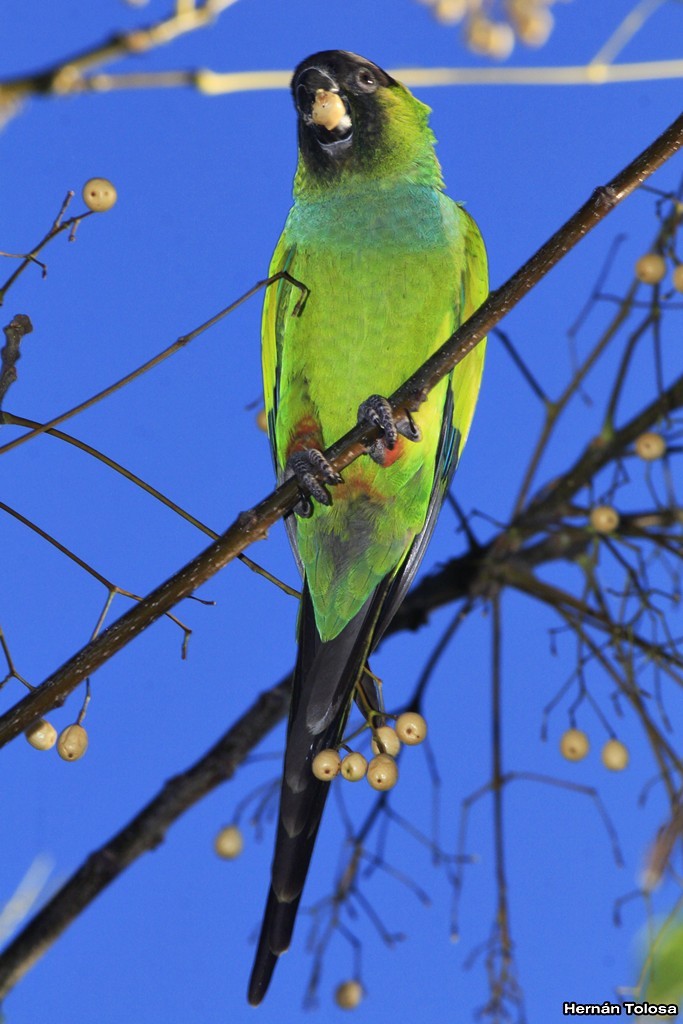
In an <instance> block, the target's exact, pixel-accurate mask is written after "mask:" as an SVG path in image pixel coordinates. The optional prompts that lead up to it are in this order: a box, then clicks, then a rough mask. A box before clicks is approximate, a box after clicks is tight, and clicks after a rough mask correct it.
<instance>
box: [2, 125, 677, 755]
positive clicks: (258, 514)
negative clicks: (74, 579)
mask: <svg viewBox="0 0 683 1024" xmlns="http://www.w3.org/2000/svg"><path fill="white" fill-rule="evenodd" d="M682 145H683V115H681V116H680V117H679V118H677V120H676V121H674V122H673V124H672V125H671V126H670V127H669V128H667V130H666V131H665V132H663V133H662V134H661V135H660V136H659V137H658V138H657V139H656V140H655V141H654V142H653V143H652V144H651V145H650V146H648V147H647V149H645V150H644V151H643V152H642V153H641V154H640V155H639V156H638V157H636V159H635V160H633V161H632V162H631V163H630V164H629V165H628V166H627V167H626V168H625V169H624V170H623V171H621V172H620V173H619V174H618V175H617V176H616V177H615V178H613V179H612V181H611V182H610V183H609V184H608V185H607V186H604V187H602V188H598V189H596V190H595V192H594V193H593V195H592V196H591V198H590V199H589V200H588V201H587V202H586V203H584V205H583V206H582V207H581V208H580V209H579V210H578V211H577V212H576V213H575V214H574V215H573V216H572V217H571V218H570V219H569V220H568V221H567V222H566V223H565V224H564V225H563V226H562V227H561V228H560V229H559V230H558V231H557V232H555V234H554V235H553V236H552V237H551V238H550V239H549V240H548V241H547V242H546V243H545V245H543V246H542V247H541V248H540V249H539V250H538V252H537V253H536V254H535V255H534V256H532V257H531V259H530V260H528V262H527V263H525V264H524V266H523V267H522V268H521V269H520V270H519V271H517V273H516V274H514V275H513V276H512V277H511V278H510V279H509V281H508V282H507V283H506V284H505V285H503V287H501V288H499V289H497V291H495V292H492V293H491V295H490V296H489V298H488V299H487V300H486V302H485V303H484V304H483V305H482V306H481V307H480V308H479V309H478V310H477V312H476V313H475V314H474V316H472V317H471V318H470V319H469V320H468V321H467V323H466V324H464V325H462V326H461V327H460V328H459V329H458V330H457V331H455V333H454V334H453V335H452V336H451V337H450V338H449V339H448V340H447V341H446V342H445V344H444V345H442V347H441V348H440V349H439V350H438V351H437V352H436V353H435V354H434V355H433V356H432V357H431V358H430V359H428V360H427V362H426V363H424V365H423V366H421V367H420V368H419V369H418V370H417V371H416V372H415V373H414V374H413V376H412V377H410V378H409V380H407V381H406V382H405V383H404V384H403V385H402V386H401V387H400V388H399V389H398V390H397V391H396V392H395V393H394V394H393V395H392V396H391V404H392V407H393V409H394V411H397V410H399V409H401V408H404V407H405V406H412V407H414V402H415V398H416V395H420V396H422V395H425V394H427V393H428V392H429V391H430V390H431V389H432V388H433V387H434V386H435V385H436V384H437V383H438V382H439V381H440V380H441V379H442V378H443V377H445V376H447V374H448V373H450V372H451V370H452V369H453V368H454V366H456V365H457V363H459V362H461V361H462V359H464V358H465V356H467V355H468V354H469V353H470V352H471V351H472V350H473V349H474V348H475V346H476V345H477V344H478V343H479V342H480V341H481V340H482V338H483V337H484V336H485V335H486V333H487V332H488V331H490V330H491V329H492V328H493V327H494V326H495V325H496V324H497V323H498V321H499V320H501V319H502V318H503V317H504V316H505V315H506V314H507V313H508V312H509V311H510V309H512V307H513V306H515V305H516V304H517V303H518V302H519V301H520V299H521V298H523V297H524V296H525V295H526V294H527V293H528V292H529V291H531V289H532V288H533V287H534V285H535V284H536V283H537V282H538V281H539V280H540V279H541V278H542V277H544V276H545V275H546V274H547V273H548V272H549V271H550V270H552V268H553V267H554V266H555V265H556V264H557V263H559V261H560V260H561V259H562V257H563V256H565V255H566V254H567V252H568V251H569V250H570V249H571V248H573V247H574V246H575V245H576V244H577V243H578V242H579V241H580V240H581V239H582V238H583V237H584V235H586V234H587V233H588V232H589V231H590V230H591V228H593V227H595V225H596V224H598V223H599V222H600V221H601V220H603V219H604V217H606V216H607V214H608V213H610V212H611V210H612V209H614V207H615V206H616V205H617V204H618V203H620V202H621V201H622V200H623V199H625V198H626V196H628V195H630V193H631V192H633V191H634V190H635V189H636V188H637V187H638V186H639V185H640V184H642V182H643V181H645V180H646V179H647V178H648V177H650V175H652V174H653V173H654V171H656V170H657V169H658V168H659V167H661V166H662V164H663V163H664V162H665V161H666V160H667V159H668V158H669V157H671V156H672V155H673V154H674V153H675V152H677V151H678V150H679V149H680V148H681V146H682ZM50 425H52V424H50ZM378 433H379V431H378V429H377V428H376V427H366V426H360V425H357V426H356V427H354V428H353V429H352V430H350V431H349V432H348V433H347V434H345V435H344V437H343V438H341V439H340V440H339V441H337V442H336V443H335V444H334V445H332V447H331V448H330V449H328V451H327V453H326V454H327V457H328V459H329V460H330V462H332V464H333V466H334V468H335V469H336V470H338V471H340V470H342V469H344V468H345V467H346V466H348V465H349V464H350V463H351V462H353V461H354V460H355V459H357V458H358V457H359V456H360V455H362V454H363V453H364V451H365V449H366V447H367V445H368V444H369V443H370V442H371V441H373V440H374V439H375V438H376V437H377V436H378ZM298 498H299V491H298V488H297V485H296V483H295V481H294V480H293V479H292V480H289V481H287V482H286V483H284V484H283V485H282V486H280V487H278V488H277V490H275V491H274V492H273V493H272V494H270V495H269V496H268V497H267V498H265V499H263V500H262V501H261V502H259V503H258V504H257V505H255V506H254V507H253V508H252V509H251V510H250V511H248V512H246V513H242V514H241V515H240V516H239V517H238V518H237V520H236V521H235V522H234V523H233V525H232V526H230V527H229V528H228V529H227V530H226V531H225V533H224V534H222V536H221V537H220V538H219V539H218V540H217V541H215V542H214V543H213V544H211V545H210V546H209V547H208V548H206V549H205V550H204V551H203V552H201V554H199V555H197V556H196V557H195V558H194V559H192V561H190V562H189V563H188V564H187V565H185V566H183V567H182V568H181V569H180V570H179V571H178V572H176V573H175V574H174V575H173V576H171V577H170V578H169V579H168V580H166V581H165V582H164V583H162V584H161V585H160V586H159V587H157V588H156V589H155V590H153V591H152V592H151V593H150V594H149V595H148V596H147V597H146V598H145V599H144V600H143V601H141V602H140V603H139V604H138V605H136V606H135V607H134V608H131V609H130V611H128V612H127V613H126V614H125V615H123V616H121V618H119V619H118V620H117V621H116V622H114V623H113V624H112V625H111V626H109V628H108V629H106V630H105V631H104V632H103V633H102V634H101V635H100V636H99V637H98V638H97V639H96V640H93V641H92V642H91V643H89V644H88V645H86V646H85V647H83V648H82V649H81V650H80V651H78V652H77V653H76V654H75V655H73V657H71V658H70V659H69V660H68V661H67V662H65V664H64V665H62V667H61V668H59V669H58V670H57V671H56V672H54V673H53V674H52V675H51V676H49V677H48V679H46V680H45V681H44V683H43V684H42V685H41V686H39V687H38V688H37V689H36V690H35V691H34V692H33V693H31V694H29V695H28V696H27V697H25V698H24V699H23V700H22V701H20V702H19V703H18V704H16V705H15V706H14V707H13V708H11V709H10V710H9V711H8V712H7V713H6V714H5V715H3V716H2V718H0V746H3V745H4V744H6V743H8V742H9V741H10V740H11V739H13V738H14V737H15V736H17V735H18V734H19V733H20V732H22V731H23V730H24V729H26V728H27V727H28V726H29V725H30V724H31V723H32V722H34V721H35V720H36V718H39V717H40V716H41V715H42V714H44V713H46V712H47V711H49V710H50V709H51V708H53V707H55V706H56V705H57V704H58V703H59V702H60V701H63V700H64V698H65V697H66V696H67V694H68V693H70V692H71V691H72V690H73V689H75V687H76V686H78V684H79V683H80V682H81V681H82V680H83V679H85V678H86V676H88V675H91V674H92V673H93V672H94V671H95V670H96V669H98V668H99V667H100V666H101V665H103V664H104V663H105V662H106V661H108V660H109V658H111V657H112V656H113V655H114V654H116V653H117V652H118V651H119V650H121V649H122V648H123V647H125V646H126V644H128V643H129V642H130V641H131V640H132V639H133V638H134V637H135V636H137V635H138V634H139V633H141V632H142V631H143V630H144V629H146V628H147V627H148V626H150V625H151V624H152V623H153V622H156V620H157V619H158V618H159V617H160V616H161V615H163V614H164V612H166V611H168V610H169V609H170V608H172V607H173V606H174V605H175V604H177V603H178V601H181V600H182V599H183V598H186V597H188V596H190V595H191V594H192V593H193V592H194V591H195V590H196V589H197V588H198V587H199V586H201V584H202V583H205V582H206V581H207V580H208V579H209V578H210V577H211V576H213V575H214V574H215V573H217V572H218V571H219V570H220V569H222V568H223V567H224V566H226V565H228V564H229V563H230V562H231V561H233V559H235V558H236V557H237V555H238V554H240V553H241V552H242V551H244V549H245V548H246V547H248V545H249V544H251V543H252V542H253V541H255V540H260V539H262V538H264V537H265V536H266V534H267V530H268V528H269V527H270V526H272V525H273V524H274V523H275V522H277V520H278V519H280V518H281V517H282V516H283V515H285V513H287V512H289V511H290V510H291V508H292V507H293V505H294V504H295V503H296V501H297V500H298Z"/></svg>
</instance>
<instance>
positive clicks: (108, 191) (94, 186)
mask: <svg viewBox="0 0 683 1024" xmlns="http://www.w3.org/2000/svg"><path fill="white" fill-rule="evenodd" d="M116 199H117V195H116V188H115V187H114V185H112V183H111V182H110V181H108V180H107V179H106V178H91V179H90V181H86V183H85V185H84V186H83V202H84V203H85V205H86V206H87V207H88V209H89V210H94V211H95V212H96V213H105V212H106V211H107V210H111V208H112V206H113V205H114V203H115V202H116Z"/></svg>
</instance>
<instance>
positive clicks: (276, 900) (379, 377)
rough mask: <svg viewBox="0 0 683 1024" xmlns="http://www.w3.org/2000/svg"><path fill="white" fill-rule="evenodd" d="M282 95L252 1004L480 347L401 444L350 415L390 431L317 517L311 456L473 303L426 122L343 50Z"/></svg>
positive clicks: (478, 270)
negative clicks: (287, 494) (271, 662)
mask: <svg viewBox="0 0 683 1024" xmlns="http://www.w3.org/2000/svg"><path fill="white" fill-rule="evenodd" d="M292 93H293V97H294V103H295V106H296V109H297V115H298V134H299V159H298V167H297V171H296V177H295V181H294V206H293V207H292V209H291V211H290V213H289V216H288V218H287V222H286V224H285V228H284V231H283V233H282V237H281V238H280V241H279V243H278V246H277V248H276V250H275V254H274V256H273V260H272V264H271V269H270V273H271V275H275V274H278V273H281V272H283V271H286V272H288V273H289V274H290V275H292V277H293V278H295V279H296V280H297V281H299V282H302V283H303V284H305V285H306V287H307V288H308V289H310V294H309V296H308V299H307V301H306V304H305V307H304V309H303V312H302V313H301V315H300V316H296V315H294V316H293V315H292V312H293V310H294V308H295V306H296V303H297V302H298V301H299V300H300V299H301V292H300V290H299V289H297V288H296V286H294V285H292V284H291V282H289V281H287V280H284V279H281V280H279V281H277V282H276V283H273V284H272V285H271V286H270V287H269V288H268V291H267V294H266V299H265V305H264V314H263V377H264V389H265V402H266V411H267V416H268V426H269V436H270V441H271V446H272V450H273V455H274V460H275V465H276V470H277V475H278V479H279V480H282V479H283V478H284V477H285V476H286V475H288V474H289V473H290V472H292V470H293V471H294V472H295V473H296V475H297V478H298V479H299V481H300V483H301V485H302V492H303V495H302V502H301V503H300V506H299V509H298V510H299V512H300V513H303V514H301V515H297V516H295V515H291V516H290V517H289V518H288V522H287V526H288V531H289V534H290V539H291V540H292V543H293V546H294V550H295V553H296V555H297V559H298V561H299V564H300V567H301V569H302V572H303V577H304V583H303V594H302V598H301V606H300V613H299V622H298V644H299V646H298V655H297V662H296V668H295V672H294V681H293V691H292V699H291V707H290V714H289V724H288V729H287V747H286V752H285V760H284V771H283V781H282V793H281V801H280V811H279V821H278V826H277V839H276V846H275V855H274V859H273V865H272V876H271V888H270V892H269V894H268V900H267V905H266V910H265V916H264V920H263V925H262V929H261V936H260V939H259V945H258V950H257V953H256V959H255V963H254V968H253V972H252V976H251V981H250V986H249V1001H250V1002H251V1003H253V1004H257V1003H259V1002H260V1001H261V1000H262V998H263V996H264V995H265V992H266V989H267V987H268V984H269V982H270V978H271V975H272V973H273V970H274V967H275V964H276V962H277V958H278V956H279V955H280V954H281V953H283V952H284V951H285V950H286V949H287V948H288V947H289V944H290V940H291V935H292V930H293V927H294V920H295V917H296V912H297V909H298V905H299V901H300V899H301V894H302V890H303V886H304V882H305V879H306V874H307V871H308V866H309V862H310V859H311V854H312V851H313V845H314V843H315V838H316V835H317V832H318V828H319V825H320V819H321V816H322V812H323V807H324V804H325V799H326V797H327V794H328V792H329V783H326V782H320V781H318V780H317V779H316V778H315V777H314V775H313V773H312V769H311V762H312V760H313V758H314V757H315V755H316V754H317V753H318V752H319V751H320V750H322V749H324V748H328V747H337V746H338V745H339V743H340V741H341V739H342V733H343V730H344V726H345V723H346V719H347V717H348V713H349V710H350V707H351V703H352V700H353V695H354V691H355V689H356V686H357V684H358V683H359V680H360V677H361V676H362V674H363V670H364V666H365V663H366V659H367V657H368V655H369V653H370V652H371V650H372V649H373V647H374V646H375V645H376V644H377V642H378V640H379V638H380V636H381V634H382V633H383V631H384V630H385V629H386V627H387V625H388V623H389V621H390V620H391V618H392V616H393V615H394V614H395V612H396V610H397V608H398V606H399V604H400V602H401V600H402V599H403V597H404V595H405V593H406V590H407V589H408V586H409V584H410V582H411V580H412V578H413V576H414V574H415V572H416V571H417V568H418V565H419V563H420V560H421V558H422V555H423V554H424V550H425V547H426V544H427V542H428V540H429V537H430V535H431V532H432V529H433V527H434V523H435V521H436V517H437V514H438V511H439V508H440V506H441V503H442V501H443V497H444V494H445V492H446V490H447V488H448V485H449V482H450V479H451V476H452V474H453V471H454V470H455V466H456V463H457V461H458V457H459V455H460V453H461V451H462V448H463V446H464V444H465V441H466V439H467V434H468V432H469V428H470V422H471V420H472V415H473V413H474V407H475V404H476V401H477V395H478V391H479V384H480V380H481V374H482V369H483V362H484V343H482V344H480V345H479V346H477V348H476V349H474V350H473V351H472V352H471V353H470V354H469V355H468V356H467V357H466V359H464V360H463V361H462V362H461V363H459V364H458V366H457V367H456V368H455V370H454V371H453V373H452V374H451V376H450V377H449V378H448V379H445V380H443V381H441V383H440V384H438V385H437V387H435V388H434V389H433V390H432V391H431V392H430V393H429V395H428V396H427V398H426V400H424V401H422V402H421V404H420V400H419V399H418V401H417V402H416V403H415V406H416V407H417V406H418V405H419V408H416V411H415V412H414V415H412V416H411V414H410V413H409V412H408V413H406V414H405V415H404V416H403V421H402V424H401V422H399V421H398V419H397V421H396V425H397V426H398V430H399V434H398V436H396V433H395V431H394V432H393V435H392V424H391V423H390V422H387V420H386V412H387V410H386V409H384V410H383V409H382V407H381V399H375V400H371V401H370V404H369V405H367V404H364V405H363V408H362V409H361V410H360V413H361V415H362V416H363V417H366V418H369V419H370V420H371V421H375V420H378V421H379V422H380V423H381V424H382V426H384V427H385V428H386V430H385V437H384V442H382V441H380V442H379V443H377V444H375V445H374V446H373V449H372V451H371V452H370V454H371V455H372V456H373V458H367V457H365V456H363V457H361V458H360V459H357V460H356V461H355V462H354V463H352V465H350V466H349V467H348V468H347V469H346V470H345V471H344V474H343V482H341V483H337V486H335V487H334V495H333V499H334V500H333V502H332V503H331V504H324V503H321V502H327V501H329V497H328V495H327V493H326V491H325V490H323V489H321V486H320V484H317V485H316V484H315V483H314V482H312V481H311V479H310V477H307V475H306V470H307V469H309V470H311V469H315V468H317V467H318V466H319V465H321V464H322V465H323V467H324V463H321V460H320V458H319V456H318V455H317V452H318V451H321V450H324V449H325V448H327V447H329V445H331V444H332V443H333V442H334V441H336V440H337V439H338V438H339V437H340V436H341V435H343V434H344V433H345V432H346V431H347V430H349V428H350V427H352V426H353V424H354V422H356V419H357V417H358V415H359V405H361V403H365V400H366V399H368V397H369V396H371V395H375V394H376V393H380V394H382V395H390V394H391V393H392V392H393V391H394V390H395V389H396V388H397V387H398V386H399V385H400V384H402V383H403V381H404V380H405V379H406V378H407V377H408V376H410V374H412V373H413V372H414V371H415V370H416V369H417V368H418V367H419V366H420V364H421V363H423V362H424V360H425V359H426V358H427V357H428V356H429V355H431V354H432V353H433V352H434V351H435V350H436V349H437V348H438V347H439V346H440V345H441V344H442V343H443V342H444V341H445V340H446V339H447V338H448V337H449V335H450V334H451V333H452V332H453V331H454V330H455V329H456V327H457V326H458V325H459V324H460V323H461V322H462V321H463V320H465V319H467V317H468V316H470V314H471V313H472V312H474V310H475V309H476V308H477V307H478V306H479V305H480V304H481V303H482V302H483V300H484V298H485V297H486V294H487V291H488V275H487V263H486V252H485V249H484V245H483V242H482V239H481V235H480V234H479V230H478V228H477V226H476V224H475V222H474V221H473V220H472V218H471V217H470V216H469V214H468V213H466V212H465V210H464V209H463V208H462V206H460V205H459V204H457V203H455V202H454V201H453V200H451V199H449V198H448V197H447V196H446V195H445V194H444V192H443V180H442V177H441V170H440V167H439V163H438V161H437V159H436V155H435V153H434V142H435V140H434V136H433V133H432V131H431V129H430V128H429V125H428V114H429V109H428V108H427V107H426V106H425V105H424V104H423V103H421V102H420V101H419V100H417V99H416V98H415V97H414V96H412V95H411V93H410V92H409V91H408V90H407V89H406V88H405V87H404V86H403V85H401V84H400V83H399V82H397V81H395V80H394V79H393V78H391V77H390V76H389V75H388V74H387V73H386V72H385V71H383V70H382V69H381V68H379V67H377V65H376V64H373V63H372V62H371V61H368V60H365V59H363V58H362V57H359V56H357V55H355V54H352V53H347V52H345V51H342V50H327V51H324V52H321V53H317V54H314V55H313V56H312V57H309V58H307V59H306V60H304V61H302V62H301V64H299V66H298V67H297V69H296V71H295V73H294V77H293V79H292ZM423 397H424V396H420V398H423ZM378 403H379V404H378ZM385 405H386V403H385ZM418 439H419V443H413V442H415V441H418ZM392 442H395V443H393V444H392ZM311 450H313V454H312V455H311ZM327 475H328V480H329V482H335V483H336V480H335V479H334V474H332V473H328V474H327ZM307 491H308V494H307ZM310 494H313V496H314V497H315V498H317V501H316V503H315V505H313V504H312V503H311V501H310Z"/></svg>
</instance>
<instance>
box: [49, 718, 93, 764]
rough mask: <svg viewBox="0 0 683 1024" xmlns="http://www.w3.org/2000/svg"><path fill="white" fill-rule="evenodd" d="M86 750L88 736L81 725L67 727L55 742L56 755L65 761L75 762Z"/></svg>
mask: <svg viewBox="0 0 683 1024" xmlns="http://www.w3.org/2000/svg"><path fill="white" fill-rule="evenodd" d="M87 749H88V734H87V732H86V731H85V729H84V728H83V726H82V725H75V724H74V725H67V727H66V729H62V731H61V732H60V734H59V739H58V740H57V753H58V754H59V756H60V757H61V758H63V760H65V761H77V760H78V759H79V757H83V755H84V754H85V752H86V750H87Z"/></svg>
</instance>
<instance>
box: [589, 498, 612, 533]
mask: <svg viewBox="0 0 683 1024" xmlns="http://www.w3.org/2000/svg"><path fill="white" fill-rule="evenodd" d="M590 524H591V526H592V527H593V529H594V530H597V532H598V533H614V531H615V530H616V528H617V527H618V525H619V513H618V512H617V510H616V509H614V508H612V506H611V505H596V506H595V508H594V509H592V511H591V514H590Z"/></svg>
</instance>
